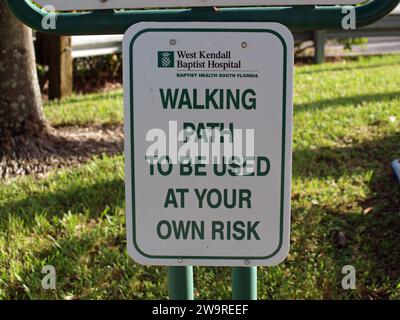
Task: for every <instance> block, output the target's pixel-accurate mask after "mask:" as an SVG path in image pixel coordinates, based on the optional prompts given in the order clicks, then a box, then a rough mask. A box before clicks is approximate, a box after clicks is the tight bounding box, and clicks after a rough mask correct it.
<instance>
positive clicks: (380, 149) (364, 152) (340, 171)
mask: <svg viewBox="0 0 400 320" xmlns="http://www.w3.org/2000/svg"><path fill="white" fill-rule="evenodd" d="M399 156H400V132H399V133H396V134H393V135H389V136H385V137H384V138H382V139H377V140H371V141H365V142H362V143H360V144H349V146H348V147H343V148H329V147H326V148H317V149H304V150H295V151H294V152H293V176H294V177H303V178H304V177H315V178H324V177H332V178H336V179H337V178H339V177H341V176H343V175H352V174H357V173H361V172H365V171H373V173H374V176H375V177H379V176H390V173H391V168H390V163H391V161H393V160H394V159H397V158H398V157H399ZM393 182H394V181H393Z"/></svg>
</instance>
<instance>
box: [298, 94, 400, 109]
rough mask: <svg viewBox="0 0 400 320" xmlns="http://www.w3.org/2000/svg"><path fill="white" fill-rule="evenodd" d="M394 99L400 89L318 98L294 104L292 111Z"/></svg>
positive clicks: (397, 97) (397, 96)
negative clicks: (333, 97) (324, 98)
mask: <svg viewBox="0 0 400 320" xmlns="http://www.w3.org/2000/svg"><path fill="white" fill-rule="evenodd" d="M394 99H400V91H395V92H387V93H376V94H365V95H355V96H349V97H339V98H335V99H326V100H318V101H317V102H315V101H314V102H308V103H302V104H295V105H294V112H304V111H312V110H317V109H318V110H320V109H325V108H330V107H334V106H342V105H352V106H354V105H360V104H362V103H369V102H382V101H390V100H394Z"/></svg>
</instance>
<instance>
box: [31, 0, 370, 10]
mask: <svg viewBox="0 0 400 320" xmlns="http://www.w3.org/2000/svg"><path fill="white" fill-rule="evenodd" d="M35 1H36V2H37V3H38V4H40V5H41V6H52V7H54V8H55V9H56V10H61V11H64V10H91V9H93V10H95V9H135V8H179V7H212V6H220V7H234V6H246V7H249V6H263V5H265V6H267V5H268V6H283V5H314V4H315V5H317V4H319V5H337V4H342V5H344V4H357V3H361V2H363V0H105V1H101V0H35Z"/></svg>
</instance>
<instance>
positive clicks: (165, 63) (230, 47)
mask: <svg viewBox="0 0 400 320" xmlns="http://www.w3.org/2000/svg"><path fill="white" fill-rule="evenodd" d="M123 47H124V48H123V54H124V96H125V102H124V103H125V159H126V199H127V238H128V250H129V253H130V255H131V256H132V258H133V259H134V260H135V261H137V262H139V263H142V264H150V265H169V266H173V265H176V266H179V265H212V266H246V265H254V266H255V265H275V264H278V263H280V262H282V261H283V260H284V259H285V258H286V256H287V254H288V251H289V224H290V184H291V142H292V83H293V37H292V35H291V33H290V31H289V30H288V29H287V28H286V27H284V26H283V25H280V24H276V23H154V22H153V23H139V24H136V25H134V26H132V27H131V28H130V29H129V30H128V31H127V33H126V34H125V36H124V41H123Z"/></svg>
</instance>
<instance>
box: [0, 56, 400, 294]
mask: <svg viewBox="0 0 400 320" xmlns="http://www.w3.org/2000/svg"><path fill="white" fill-rule="evenodd" d="M399 74H400V55H393V56H386V57H372V58H363V59H360V60H357V61H353V62H350V61H347V62H342V63H335V64H324V65H321V66H305V67H298V68H296V75H295V115H294V154H293V159H294V162H293V190H292V234H291V251H290V255H289V257H288V259H287V260H286V261H285V262H284V263H283V264H281V265H279V266H277V267H271V268H259V273H258V276H259V277H258V279H259V280H258V281H259V298H260V299H303V298H305V299H308V298H315V299H333V298H335V299H351V298H362V299H382V298H397V299H399V298H400V264H399V263H400V184H399V183H397V182H396V181H395V180H394V178H393V176H392V173H391V171H390V167H389V165H390V162H391V160H393V159H395V158H400V77H399ZM45 112H46V115H47V118H48V119H49V120H50V122H51V123H52V124H53V125H55V126H57V127H60V126H66V125H85V124H106V123H107V124H108V123H114V124H115V123H121V122H122V92H121V91H113V92H110V93H104V94H93V95H86V96H76V97H72V98H71V99H69V100H66V101H64V102H61V103H50V104H47V105H46V106H45ZM123 180H124V168H123V156H122V155H120V156H115V157H99V158H97V159H94V160H93V161H91V162H90V163H87V164H86V165H82V166H80V167H76V168H72V169H64V170H62V171H58V172H53V173H51V174H50V175H48V176H46V177H45V178H41V179H36V178H33V177H25V178H17V179H14V180H9V181H3V182H0V299H30V298H39V299H47V298H57V299H100V298H105V299H114V298H123V299H125V298H128V299H140V298H167V296H168V293H167V282H166V269H165V268H163V267H143V266H140V265H138V264H135V263H134V262H133V261H131V259H130V258H129V257H128V255H127V252H126V249H125V246H126V241H125V213H124V182H123ZM338 232H343V233H344V234H345V236H346V244H345V246H344V247H338V246H337V245H336V244H335V241H334V240H335V239H334V238H335V236H334V235H335V234H337V233H338ZM44 265H53V266H54V267H55V268H56V270H57V287H56V290H44V289H42V286H41V279H42V277H43V276H44V275H43V274H41V270H42V267H43V266H44ZM345 265H353V266H354V267H355V268H356V271H357V288H356V289H355V290H343V289H342V286H341V280H342V277H343V276H344V275H343V274H342V273H341V270H342V267H343V266H345ZM195 290H196V291H195V296H196V298H199V299H205V298H217V299H220V298H225V299H229V298H230V294H231V292H230V270H229V269H228V268H195Z"/></svg>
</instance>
